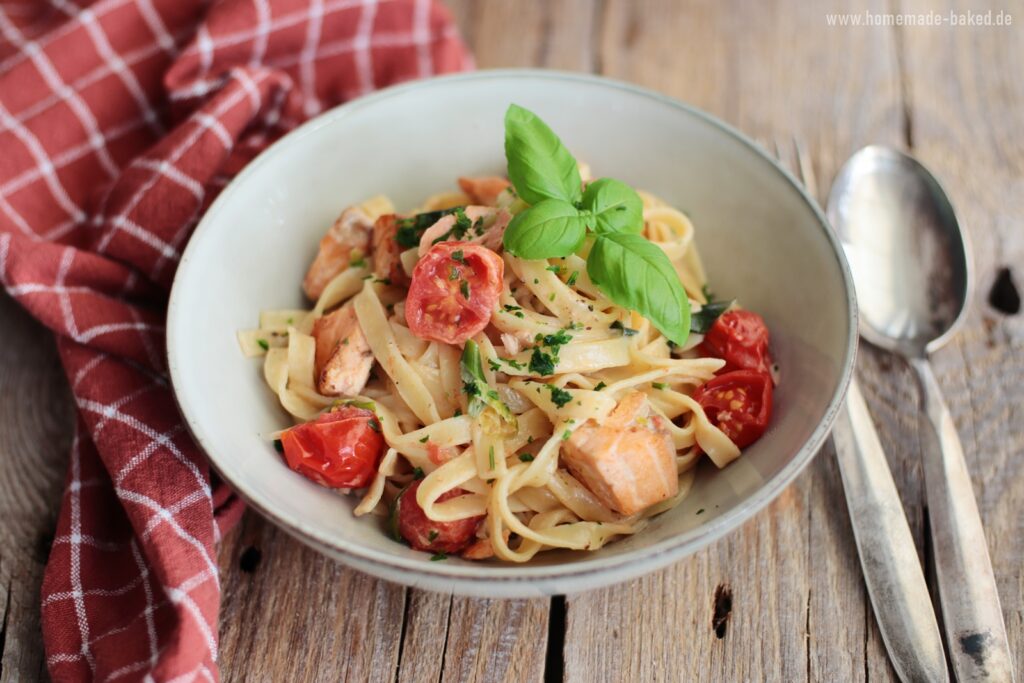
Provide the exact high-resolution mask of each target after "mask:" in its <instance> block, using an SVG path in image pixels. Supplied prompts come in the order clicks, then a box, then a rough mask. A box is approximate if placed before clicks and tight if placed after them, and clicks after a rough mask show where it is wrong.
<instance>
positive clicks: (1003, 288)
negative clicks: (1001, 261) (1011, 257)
mask: <svg viewBox="0 0 1024 683" xmlns="http://www.w3.org/2000/svg"><path fill="white" fill-rule="evenodd" d="M988 303H989V305H990V306H992V308H994V309H996V310H997V311H999V312H1001V313H1005V314H1006V315H1017V314H1018V313H1020V292H1018V291H1017V285H1015V284H1014V282H1013V273H1011V272H1010V269H1009V268H1001V269H1000V270H999V273H998V274H997V275H996V279H995V282H993V283H992V289H990V290H989V292H988Z"/></svg>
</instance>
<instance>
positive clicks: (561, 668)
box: [544, 595, 566, 683]
mask: <svg viewBox="0 0 1024 683" xmlns="http://www.w3.org/2000/svg"><path fill="white" fill-rule="evenodd" d="M565 611H566V608H565V596H564V595H556V596H554V597H553V598H551V608H550V609H549V610H548V648H547V652H546V654H545V658H544V680H545V681H558V683H561V682H562V681H563V680H564V679H565Z"/></svg>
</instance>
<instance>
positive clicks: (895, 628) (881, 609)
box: [832, 379, 949, 682]
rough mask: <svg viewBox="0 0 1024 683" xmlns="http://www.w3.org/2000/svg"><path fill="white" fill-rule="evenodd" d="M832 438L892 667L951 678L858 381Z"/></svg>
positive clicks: (906, 676)
mask: <svg viewBox="0 0 1024 683" xmlns="http://www.w3.org/2000/svg"><path fill="white" fill-rule="evenodd" d="M832 439H833V441H834V442H835V446H836V458H837V460H838V461H839V472H840V474H841V475H842V479H843V489H844V490H845V491H846V504H847V507H849V509H850V521H851V522H852V524H853V534H854V537H855V538H856V539H857V551H858V554H859V555H860V564H861V568H862V569H863V571H864V582H865V583H866V584H867V587H868V594H869V595H870V596H871V605H872V607H874V611H875V620H876V621H877V622H878V629H879V631H881V633H882V640H883V641H884V642H885V648H886V650H888V652H889V659H890V660H891V661H892V665H893V668H895V669H896V673H897V674H898V675H899V677H900V680H901V681H914V682H916V681H948V680H949V674H948V670H947V668H946V657H945V655H944V654H943V651H942V638H941V636H940V635H939V626H938V624H937V623H936V621H935V612H934V611H932V601H931V598H930V597H929V595H928V586H927V585H926V584H925V580H924V572H923V571H922V570H921V563H920V561H919V560H918V557H917V551H916V550H915V548H914V538H913V536H911V535H910V526H909V525H908V524H907V518H906V516H905V515H904V514H903V505H902V504H901V503H900V497H899V494H898V493H897V492H896V484H895V483H894V482H893V479H892V472H891V471H890V470H889V463H888V462H887V461H886V459H885V453H884V452H883V451H882V444H881V443H879V441H878V434H877V433H876V432H875V425H874V423H872V421H871V415H870V414H869V413H868V409H867V406H866V405H865V404H864V397H863V396H862V395H861V393H860V387H859V386H858V385H857V380H856V379H854V380H852V381H851V382H850V390H849V392H848V393H847V395H846V404H845V406H844V407H843V409H842V410H841V411H840V412H839V416H838V417H837V418H836V424H835V426H834V427H833V428H832Z"/></svg>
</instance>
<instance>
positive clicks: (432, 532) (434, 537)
mask: <svg viewBox="0 0 1024 683" xmlns="http://www.w3.org/2000/svg"><path fill="white" fill-rule="evenodd" d="M440 535H441V534H439V533H438V532H437V529H431V530H430V533H429V534H427V540H428V541H430V542H431V543H433V542H434V541H436V540H437V537H438V536H440Z"/></svg>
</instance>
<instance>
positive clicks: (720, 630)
mask: <svg viewBox="0 0 1024 683" xmlns="http://www.w3.org/2000/svg"><path fill="white" fill-rule="evenodd" d="M730 614H732V588H730V587H729V584H727V583H720V584H718V587H717V588H715V609H714V612H713V613H712V615H711V628H712V629H714V631H715V635H716V636H717V637H718V638H719V639H722V638H725V628H726V625H727V624H728V623H729V615H730Z"/></svg>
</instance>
